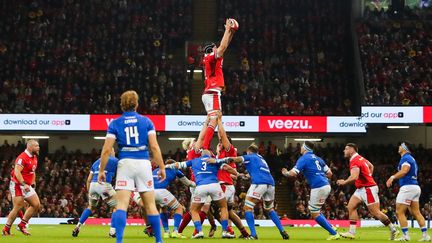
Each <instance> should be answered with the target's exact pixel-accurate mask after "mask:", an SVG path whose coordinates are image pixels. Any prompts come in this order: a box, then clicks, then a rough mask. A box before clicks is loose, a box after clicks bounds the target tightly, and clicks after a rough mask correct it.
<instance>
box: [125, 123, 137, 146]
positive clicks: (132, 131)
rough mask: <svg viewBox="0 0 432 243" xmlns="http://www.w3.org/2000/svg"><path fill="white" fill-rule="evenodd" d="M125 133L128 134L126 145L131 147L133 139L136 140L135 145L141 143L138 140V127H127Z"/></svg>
mask: <svg viewBox="0 0 432 243" xmlns="http://www.w3.org/2000/svg"><path fill="white" fill-rule="evenodd" d="M125 133H126V144H127V145H130V144H131V138H134V139H135V144H138V143H139V140H138V136H139V133H138V127H137V126H133V127H125Z"/></svg>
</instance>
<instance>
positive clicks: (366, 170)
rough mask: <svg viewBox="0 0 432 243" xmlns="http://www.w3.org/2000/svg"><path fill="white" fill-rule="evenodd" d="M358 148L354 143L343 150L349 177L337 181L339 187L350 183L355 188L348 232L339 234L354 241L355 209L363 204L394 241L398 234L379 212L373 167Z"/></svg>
mask: <svg viewBox="0 0 432 243" xmlns="http://www.w3.org/2000/svg"><path fill="white" fill-rule="evenodd" d="M357 152H358V147H357V145H356V144H354V143H348V144H347V145H346V146H345V149H344V157H345V158H346V159H349V161H350V176H349V177H348V178H347V179H346V180H343V179H341V180H337V181H336V183H337V184H338V185H339V186H344V185H347V184H350V183H352V182H354V183H355V187H356V188H357V189H356V191H355V192H354V194H353V195H352V196H351V198H350V200H349V202H348V206H347V208H348V213H349V219H350V229H349V232H345V233H341V234H340V235H341V236H342V237H345V238H350V239H355V233H356V226H357V220H358V219H359V217H358V214H357V208H358V207H359V206H360V204H361V203H362V202H364V203H365V204H366V206H367V208H368V210H369V212H370V213H371V214H372V215H373V216H374V217H375V218H377V219H379V220H380V221H381V222H382V223H383V224H384V225H385V226H388V227H389V228H390V240H394V239H395V238H396V236H397V234H398V233H399V231H397V230H396V228H395V226H394V225H393V224H392V223H391V221H390V219H389V218H388V217H387V215H385V214H384V213H383V212H381V210H380V202H379V196H378V186H377V184H376V182H375V180H374V179H373V177H372V174H373V169H374V166H373V165H372V163H371V162H369V161H368V160H367V159H365V158H364V157H362V156H361V155H359V154H358V153H357Z"/></svg>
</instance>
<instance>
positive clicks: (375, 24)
mask: <svg viewBox="0 0 432 243" xmlns="http://www.w3.org/2000/svg"><path fill="white" fill-rule="evenodd" d="M430 13H431V10H422V11H421V12H419V11H411V10H409V9H406V10H405V11H403V12H402V14H401V16H394V15H392V14H391V13H390V12H384V11H377V10H366V12H365V20H364V21H363V22H361V23H359V24H358V25H357V33H358V40H359V49H360V56H361V62H362V69H363V79H364V85H365V103H366V104H368V105H427V104H430V103H431V101H432V77H431V74H430V73H431V71H432V62H431V59H430V55H431V54H432V43H431V42H430V39H431V38H432V37H431V33H430V31H429V29H430V28H431V27H432V26H431V23H430V21H429V19H430V16H431V15H430Z"/></svg>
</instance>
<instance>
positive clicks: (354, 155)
mask: <svg viewBox="0 0 432 243" xmlns="http://www.w3.org/2000/svg"><path fill="white" fill-rule="evenodd" d="M358 155H359V154H358V153H355V154H353V155H352V156H351V158H350V161H351V160H353V159H354V158H355V157H357V156H358Z"/></svg>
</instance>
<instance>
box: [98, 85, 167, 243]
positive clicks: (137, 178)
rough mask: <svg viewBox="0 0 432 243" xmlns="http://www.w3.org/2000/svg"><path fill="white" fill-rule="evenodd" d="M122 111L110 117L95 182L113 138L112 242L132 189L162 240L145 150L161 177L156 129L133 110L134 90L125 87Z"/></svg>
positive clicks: (100, 179) (102, 179) (103, 177)
mask: <svg viewBox="0 0 432 243" xmlns="http://www.w3.org/2000/svg"><path fill="white" fill-rule="evenodd" d="M120 106H121V109H122V110H123V114H122V115H121V116H120V117H119V118H117V119H115V120H113V121H112V122H111V123H110V124H109V126H108V131H107V135H106V138H105V143H104V146H103V148H102V154H101V162H100V168H99V176H98V182H99V183H103V182H105V181H106V175H105V172H104V170H105V167H106V165H107V162H108V158H109V154H110V151H111V149H112V148H113V146H114V144H115V143H116V142H117V145H118V148H119V154H118V157H119V159H120V160H119V162H118V167H117V177H116V186H115V188H116V190H117V201H118V202H117V210H116V211H115V212H114V213H113V214H112V222H113V224H114V227H115V229H116V238H117V240H116V242H117V243H122V242H123V234H124V229H125V227H126V211H127V208H128V206H129V200H130V196H131V193H132V191H134V190H135V189H136V190H137V191H138V193H139V194H140V196H141V200H142V201H143V204H144V206H145V210H146V213H147V218H148V221H149V222H150V224H151V225H152V227H153V232H154V235H155V240H156V243H160V242H162V232H161V228H160V216H159V212H158V210H157V208H156V203H155V194H154V183H153V174H152V167H151V162H150V160H149V157H150V155H149V150H150V151H151V153H152V157H153V161H154V162H155V163H156V164H157V165H158V166H159V177H160V180H161V181H163V180H164V179H165V164H164V163H163V160H162V154H161V151H160V148H159V144H158V142H157V138H156V130H155V128H154V125H153V123H152V122H151V121H150V119H149V118H147V117H145V116H141V115H140V114H138V113H137V112H136V110H137V108H138V94H137V93H136V92H135V91H133V90H129V91H126V92H124V93H123V94H122V95H121V96H120Z"/></svg>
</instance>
